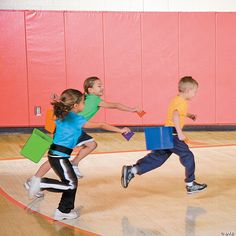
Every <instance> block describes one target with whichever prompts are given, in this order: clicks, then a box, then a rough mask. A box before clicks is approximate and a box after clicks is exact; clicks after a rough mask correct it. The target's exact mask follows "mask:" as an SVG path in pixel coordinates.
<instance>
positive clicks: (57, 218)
mask: <svg viewBox="0 0 236 236" xmlns="http://www.w3.org/2000/svg"><path fill="white" fill-rule="evenodd" d="M78 217H79V216H75V217H65V216H64V217H54V218H53V219H54V220H73V219H76V218H78Z"/></svg>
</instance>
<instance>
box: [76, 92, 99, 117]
mask: <svg viewBox="0 0 236 236" xmlns="http://www.w3.org/2000/svg"><path fill="white" fill-rule="evenodd" d="M101 101H102V99H101V98H100V97H99V96H97V95H94V94H87V95H86V97H85V104H84V110H83V111H82V112H79V113H78V114H79V115H81V116H83V117H84V118H85V119H86V120H90V119H91V118H92V117H93V116H94V115H95V114H96V113H97V112H98V110H99V108H100V107H99V104H100V102H101Z"/></svg>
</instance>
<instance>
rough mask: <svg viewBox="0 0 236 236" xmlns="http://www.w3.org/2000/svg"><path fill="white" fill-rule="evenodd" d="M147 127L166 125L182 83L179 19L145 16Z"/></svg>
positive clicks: (167, 15)
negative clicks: (179, 66) (179, 61)
mask: <svg viewBox="0 0 236 236" xmlns="http://www.w3.org/2000/svg"><path fill="white" fill-rule="evenodd" d="M142 28H143V29H142V32H143V34H142V37H143V39H142V45H143V46H142V51H143V66H142V73H143V76H142V77H143V84H142V86H143V106H144V109H145V111H146V112H147V114H146V115H145V116H144V123H145V124H163V123H164V121H165V117H166V112H167V106H168V103H169V100H170V99H171V97H172V96H174V95H175V94H176V83H177V81H178V15H177V14H176V13H144V14H143V25H142Z"/></svg>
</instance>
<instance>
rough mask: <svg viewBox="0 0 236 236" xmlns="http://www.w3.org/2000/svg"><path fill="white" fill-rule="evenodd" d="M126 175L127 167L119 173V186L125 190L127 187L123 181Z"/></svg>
mask: <svg viewBox="0 0 236 236" xmlns="http://www.w3.org/2000/svg"><path fill="white" fill-rule="evenodd" d="M126 175H127V167H126V166H123V167H122V171H121V185H122V187H123V188H127V187H128V184H127V182H126V181H125V180H126Z"/></svg>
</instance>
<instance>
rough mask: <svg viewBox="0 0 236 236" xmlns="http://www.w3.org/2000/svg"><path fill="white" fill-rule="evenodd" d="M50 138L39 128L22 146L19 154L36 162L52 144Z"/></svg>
mask: <svg viewBox="0 0 236 236" xmlns="http://www.w3.org/2000/svg"><path fill="white" fill-rule="evenodd" d="M52 140H53V139H52V138H51V137H50V136H48V135H46V134H45V133H43V132H41V131H40V130H39V129H34V130H33V133H32V134H31V136H30V137H29V139H28V140H27V142H26V143H25V145H24V146H23V148H22V150H21V152H20V154H21V155H22V156H24V157H26V158H28V159H29V160H31V161H33V162H35V163H38V162H39V161H40V160H41V158H42V157H43V156H44V154H45V153H46V151H47V150H48V149H49V147H50V145H51V144H52Z"/></svg>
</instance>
